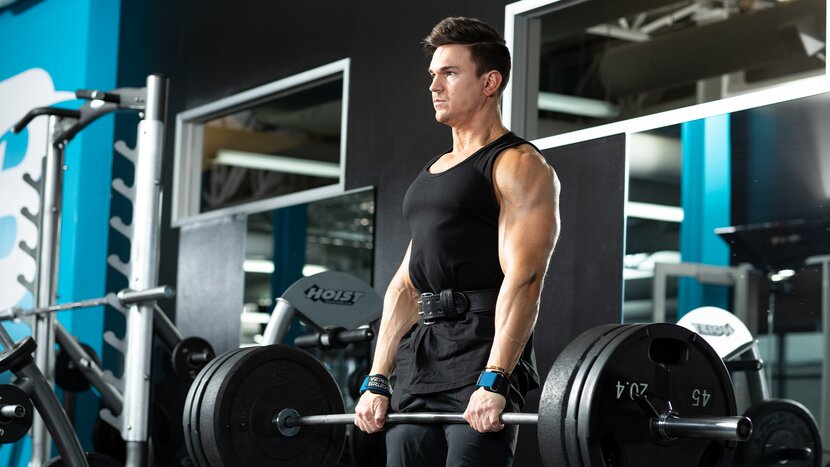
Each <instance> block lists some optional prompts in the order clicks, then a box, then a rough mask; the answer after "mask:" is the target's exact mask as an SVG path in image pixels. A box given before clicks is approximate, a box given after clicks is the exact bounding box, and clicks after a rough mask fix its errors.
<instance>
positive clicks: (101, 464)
mask: <svg viewBox="0 0 830 467" xmlns="http://www.w3.org/2000/svg"><path fill="white" fill-rule="evenodd" d="M86 461H87V463H88V464H89V467H123V464H121V463H120V462H118V461H116V460H115V459H112V458H111V457H108V456H105V455H103V454H99V453H97V452H88V453H86ZM64 465H66V463H65V462H64V461H63V459H61V458H60V457H54V458H52V459H49V460H48V461H46V463H45V464H43V467H63V466H64Z"/></svg>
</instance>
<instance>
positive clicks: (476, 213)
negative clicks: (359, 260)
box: [396, 132, 539, 396]
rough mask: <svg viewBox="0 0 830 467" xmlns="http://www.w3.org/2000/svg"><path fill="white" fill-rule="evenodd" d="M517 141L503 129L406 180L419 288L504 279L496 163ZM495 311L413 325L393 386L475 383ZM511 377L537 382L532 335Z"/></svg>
mask: <svg viewBox="0 0 830 467" xmlns="http://www.w3.org/2000/svg"><path fill="white" fill-rule="evenodd" d="M522 144H529V143H528V142H527V141H526V140H524V139H522V138H519V137H518V136H516V135H515V134H513V133H512V132H511V133H507V134H505V135H503V136H501V137H500V138H498V139H496V140H495V141H493V142H491V143H489V144H487V145H486V146H484V147H482V148H481V149H479V150H478V151H476V152H475V153H474V154H473V155H471V156H470V157H468V158H467V159H465V160H464V161H462V162H460V163H459V164H457V165H455V166H453V167H451V168H449V169H447V170H445V171H444V172H441V173H436V174H432V173H430V172H429V168H430V167H431V166H432V165H433V164H434V163H435V162H436V161H437V160H438V159H440V157H441V156H438V157H436V158H434V159H432V160H431V161H430V162H429V163H428V164H427V165H426V167H424V169H423V170H422V171H421V172H420V173H419V174H418V176H417V177H416V178H415V180H414V181H413V182H412V184H411V185H410V186H409V189H408V190H407V192H406V196H405V197H404V201H403V214H404V217H405V218H406V220H407V222H408V223H409V226H410V228H411V229H412V251H411V253H410V258H409V275H410V278H411V279H412V283H413V285H414V286H415V288H416V289H418V291H419V292H422V293H423V292H433V293H438V292H440V291H441V290H444V289H453V290H456V291H465V290H479V289H489V288H498V287H500V286H501V283H502V281H503V280H504V273H503V271H502V269H501V265H500V264H499V250H498V246H499V245H498V221H499V204H498V200H497V199H496V195H495V191H494V187H493V164H494V163H495V160H496V158H497V157H498V156H499V154H501V153H502V152H503V151H504V150H506V149H509V148H512V147H516V146H520V145H522ZM445 154H446V153H445ZM442 155H443V154H442ZM494 316H495V310H492V311H489V312H487V311H485V312H477V313H466V314H465V315H463V316H462V318H461V319H459V320H439V321H438V322H436V323H435V324H432V325H430V326H424V325H421V324H416V325H415V326H414V327H413V328H412V329H411V330H410V331H409V333H407V334H406V335H405V336H404V338H403V339H402V340H401V344H400V348H399V350H398V364H397V370H396V374H397V378H398V379H397V383H396V386H397V387H398V388H399V389H405V390H407V391H408V392H410V393H414V394H423V393H432V392H438V391H445V390H450V389H455V388H459V387H463V386H467V385H471V384H473V383H475V382H476V380H477V378H478V375H479V373H480V372H481V371H482V370H483V369H484V367H485V365H486V363H487V359H488V357H489V355H490V348H491V347H492V344H493V337H494V334H495V323H494ZM513 383H514V385H516V386H518V387H517V389H519V390H520V391H521V393H522V396H524V393H526V392H527V391H528V390H530V389H533V388H535V387H538V384H539V376H538V373H537V371H536V368H535V358H534V355H533V342H532V338H531V339H530V340H529V341H528V344H527V346H526V347H525V349H524V351H523V352H522V356H521V358H520V360H519V364H518V365H517V367H516V370H515V371H514V377H513Z"/></svg>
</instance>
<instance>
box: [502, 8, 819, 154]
mask: <svg viewBox="0 0 830 467" xmlns="http://www.w3.org/2000/svg"><path fill="white" fill-rule="evenodd" d="M519 3H525V2H519ZM534 3H535V4H536V5H538V2H534ZM598 3H601V5H598ZM825 4H826V2H825V0H795V1H786V2H782V1H746V2H744V1H725V2H700V1H694V2H692V1H677V0H641V1H627V2H611V1H608V2H605V1H604V2H594V1H591V2H585V1H566V0H562V1H558V2H557V1H552V2H550V5H548V6H546V7H542V8H536V9H534V10H532V11H530V12H525V13H523V14H521V15H517V16H516V19H515V27H516V31H515V34H514V43H513V44H512V45H513V51H514V57H515V64H516V68H515V70H514V74H513V76H514V83H513V88H512V90H513V93H514V94H513V95H512V103H511V105H512V109H511V110H512V121H511V126H512V127H513V129H514V131H519V132H520V133H521V134H523V135H524V136H525V137H528V138H531V139H534V138H541V137H545V136H551V135H556V134H561V133H567V132H570V131H575V130H580V129H584V128H589V127H594V126H598V125H603V124H606V123H611V122H615V121H620V120H626V119H630V118H634V117H639V116H644V115H650V114H655V113H658V112H663V111H667V110H672V109H678V108H682V107H687V106H691V105H695V104H700V103H705V102H711V101H716V100H720V99H724V98H727V97H730V96H737V95H741V94H745V93H748V92H753V91H758V90H761V89H765V88H770V87H772V86H774V85H778V84H781V83H784V82H788V81H793V80H797V79H803V78H809V77H815V76H824V75H825V68H826V64H825V56H824V54H825V52H824V43H825V29H826V25H825V6H826V5H825ZM509 8H510V7H509ZM514 8H517V7H514ZM507 20H508V24H511V23H510V22H511V18H510V17H509V16H508V18H507Z"/></svg>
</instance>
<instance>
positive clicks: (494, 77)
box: [484, 70, 502, 97]
mask: <svg viewBox="0 0 830 467" xmlns="http://www.w3.org/2000/svg"><path fill="white" fill-rule="evenodd" d="M501 82H502V77H501V73H499V72H498V71H496V70H491V71H488V72H487V73H485V74H484V95H485V96H487V97H493V96H494V95H495V94H496V93H498V92H499V87H500V86H501Z"/></svg>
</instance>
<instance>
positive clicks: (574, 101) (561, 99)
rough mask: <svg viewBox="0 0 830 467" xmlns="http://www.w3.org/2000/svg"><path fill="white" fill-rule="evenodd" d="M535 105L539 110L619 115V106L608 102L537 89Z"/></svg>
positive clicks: (591, 114) (574, 113)
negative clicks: (537, 99) (537, 94)
mask: <svg viewBox="0 0 830 467" xmlns="http://www.w3.org/2000/svg"><path fill="white" fill-rule="evenodd" d="M537 105H538V106H539V110H547V111H549V112H559V113H563V114H569V115H581V116H583V117H594V118H614V117H619V116H620V108H619V107H617V106H616V105H614V104H611V103H610V102H605V101H601V100H597V99H588V98H586V97H577V96H569V95H567V94H555V93H552V92H543V91H539V102H538V103H537Z"/></svg>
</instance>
